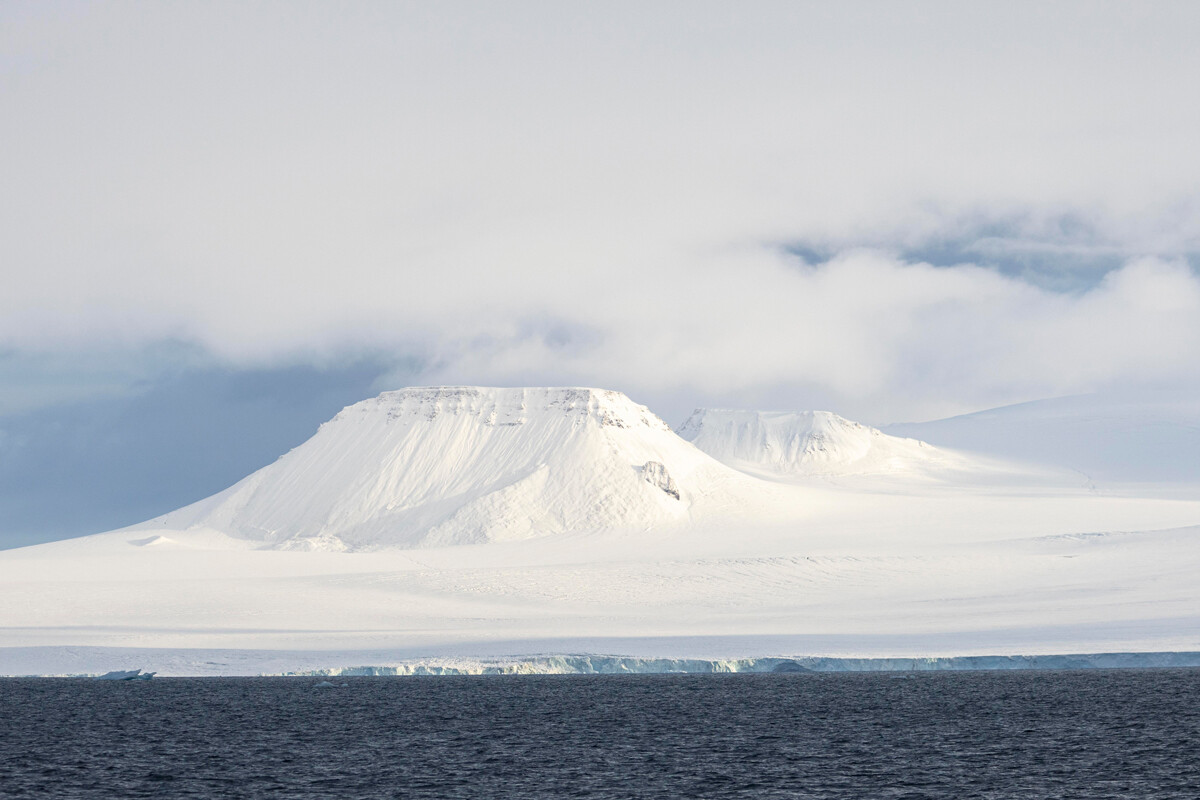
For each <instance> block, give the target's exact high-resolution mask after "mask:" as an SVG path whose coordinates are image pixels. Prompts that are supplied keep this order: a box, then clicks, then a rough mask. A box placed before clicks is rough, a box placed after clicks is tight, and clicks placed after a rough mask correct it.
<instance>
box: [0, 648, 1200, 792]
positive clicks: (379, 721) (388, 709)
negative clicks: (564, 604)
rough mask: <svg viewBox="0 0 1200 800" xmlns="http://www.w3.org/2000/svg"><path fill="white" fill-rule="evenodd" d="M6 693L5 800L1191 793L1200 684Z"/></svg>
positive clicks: (223, 686)
mask: <svg viewBox="0 0 1200 800" xmlns="http://www.w3.org/2000/svg"><path fill="white" fill-rule="evenodd" d="M343 680H344V681H345V682H346V683H348V684H349V685H348V686H346V687H345V688H336V689H315V688H313V687H314V685H315V684H316V683H317V682H318V679H315V678H240V679H239V678H228V679H226V678H195V679H183V678H180V679H155V680H153V681H148V682H133V683H122V682H106V681H94V680H75V679H69V680H63V679H10V680H0V796H4V797H31V798H34V797H36V798H43V797H50V798H72V797H88V798H92V797H105V798H108V797H113V798H124V797H165V798H175V797H247V798H256V797H273V798H288V797H301V798H308V797H338V798H460V797H461V798H489V797H532V798H572V797H587V798H642V797H646V798H660V797H661V798H668V797H671V798H674V797H694V798H722V797H739V798H752V797H753V798H760V797H761V798H775V797H779V798H784V797H786V798H855V799H856V800H857V799H859V798H955V799H956V800H957V799H959V798H963V799H965V798H1087V799H1088V800H1090V799H1092V798H1116V797H1120V798H1189V800H1192V799H1194V798H1198V797H1200V670H1195V669H1177V670H1125V671H1078V672H945V673H924V674H916V675H913V676H912V677H908V678H905V677H901V676H899V675H897V674H895V673H891V674H889V673H883V674H880V673H871V674H864V673H850V674H813V675H630V676H594V677H572V676H538V677H532V676H531V677H492V678H466V677H438V678H346V679H335V682H336V683H342V682H343Z"/></svg>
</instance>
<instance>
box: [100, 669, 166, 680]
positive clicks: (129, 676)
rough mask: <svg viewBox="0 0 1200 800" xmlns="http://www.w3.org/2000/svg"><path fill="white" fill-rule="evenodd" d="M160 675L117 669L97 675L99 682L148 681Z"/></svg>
mask: <svg viewBox="0 0 1200 800" xmlns="http://www.w3.org/2000/svg"><path fill="white" fill-rule="evenodd" d="M157 674H158V673H155V672H142V671H141V670H140V669H115V670H113V671H111V672H106V673H104V674H103V675H97V676H96V680H98V681H148V680H150V679H151V678H153V677H154V676H155V675H157Z"/></svg>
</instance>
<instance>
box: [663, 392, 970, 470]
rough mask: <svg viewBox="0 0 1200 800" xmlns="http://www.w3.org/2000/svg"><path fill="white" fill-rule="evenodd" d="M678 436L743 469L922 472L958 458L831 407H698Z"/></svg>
mask: <svg viewBox="0 0 1200 800" xmlns="http://www.w3.org/2000/svg"><path fill="white" fill-rule="evenodd" d="M679 435H680V436H681V437H682V438H684V439H687V440H688V441H690V442H691V443H692V444H694V445H696V447H698V448H699V449H701V450H703V451H704V452H706V453H708V454H709V455H711V456H712V457H713V458H715V459H717V460H718V461H721V462H724V463H726V464H729V465H731V466H734V467H737V468H739V469H749V470H751V471H757V470H765V471H769V472H775V473H781V474H795V475H854V474H888V473H914V472H923V471H926V470H928V469H931V468H938V467H952V466H955V464H956V462H957V459H956V458H955V457H954V456H952V455H951V454H949V453H945V452H942V451H939V450H937V449H936V448H933V447H930V446H929V445H927V444H925V443H924V442H920V441H917V440H916V439H901V438H898V437H895V436H888V435H887V434H885V433H882V432H881V431H878V430H876V429H875V428H871V427H868V426H866V425H862V424H860V423H858V422H851V421H850V420H847V419H843V418H841V417H839V416H838V415H837V414H832V413H830V412H828V411H801V412H788V411H744V410H727V409H708V408H701V409H697V410H696V411H695V412H693V413H692V415H691V416H690V417H688V419H687V421H686V422H684V423H683V425H682V426H681V427H680V428H679Z"/></svg>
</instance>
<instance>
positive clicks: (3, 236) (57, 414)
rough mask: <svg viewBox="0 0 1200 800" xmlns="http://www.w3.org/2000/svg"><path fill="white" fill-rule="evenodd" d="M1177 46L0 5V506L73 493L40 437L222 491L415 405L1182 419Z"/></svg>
mask: <svg viewBox="0 0 1200 800" xmlns="http://www.w3.org/2000/svg"><path fill="white" fill-rule="evenodd" d="M1198 40H1200V4H1196V3H1191V2H1180V3H1120V4H1117V3H1111V4H1110V3H1101V2H1088V3H1079V4H1072V3H1065V2H1059V3H1040V2H1039V3H1028V4H1022V3H1014V2H1002V3H1001V2H997V3H992V4H984V3H969V4H968V3H882V2H881V3H863V4H853V3H830V2H822V3H802V2H794V1H793V2H781V3H765V2H760V3H754V2H738V3H729V2H723V3H703V2H695V1H694V0H692V1H689V2H679V3H669V2H658V3H647V2H644V0H643V1H642V2H631V3H618V2H605V3H590V4H582V3H561V2H544V3H518V2H506V3H482V2H481V3H445V2H439V3H428V2H421V3H411V4H404V3H399V2H388V3H357V4H354V3H351V4H343V3H333V2H328V3H311V4H309V3H298V2H288V3H277V4H273V3H254V4H250V3H236V4H221V3H208V2H206V3H199V2H197V3H145V4H142V3H67V4H62V3H52V2H38V3H32V2H31V3H17V2H8V3H4V4H0V185H2V186H3V191H2V192H0V204H2V205H0V259H2V261H0V270H2V271H3V272H2V275H3V282H2V285H0V478H3V477H4V476H5V475H9V476H10V478H11V476H12V475H14V474H17V473H21V474H24V475H27V476H32V477H27V482H31V483H32V484H36V486H37V487H41V490H44V491H47V492H49V491H51V489H53V487H54V486H55V485H57V486H59V487H61V486H62V485H63V484H66V483H71V482H78V481H79V480H81V476H80V475H79V474H77V473H72V472H71V464H72V463H75V462H72V461H70V459H69V458H67V457H66V456H65V455H64V454H63V453H57V454H56V453H55V451H54V447H55V446H59V447H61V446H62V445H61V441H60V443H59V445H53V441H52V438H53V437H51V438H47V437H48V436H49V434H46V433H45V431H49V430H53V431H56V432H57V433H55V434H54V436H58V437H59V440H73V441H75V442H76V448H77V449H78V448H80V447H82V449H83V452H84V455H77V456H76V458H77V459H83V460H84V461H88V460H91V461H93V462H94V463H95V465H96V467H95V469H97V470H102V469H103V464H104V463H105V456H104V453H103V451H104V448H105V447H108V448H110V452H115V451H120V452H121V453H123V454H124V455H123V456H122V457H124V458H127V459H128V460H129V462H130V463H134V462H137V461H138V460H139V459H141V460H142V461H143V462H145V461H149V462H154V463H159V462H161V461H162V460H164V459H178V460H180V461H186V460H188V459H189V458H191V459H192V461H193V463H207V462H205V456H203V454H202V453H200V452H199V451H198V450H197V449H196V448H201V449H202V447H201V443H197V442H195V441H193V439H194V433H195V431H196V430H197V422H196V417H197V415H203V416H204V417H205V419H206V420H208V422H207V423H206V424H207V426H208V427H210V428H212V431H211V432H210V433H209V434H206V436H205V441H206V442H211V441H213V438H214V437H215V439H217V440H219V439H220V437H221V431H224V430H228V433H229V438H230V442H229V444H228V445H225V447H227V448H228V449H229V450H231V451H235V452H237V453H241V454H242V456H241V460H240V461H239V460H237V459H234V460H233V462H236V463H233V462H231V463H229V464H227V465H226V466H224V467H223V469H224V471H223V472H222V471H220V470H217V469H216V467H213V470H210V471H209V472H207V473H205V474H206V475H207V476H208V478H207V479H206V480H208V481H209V483H214V484H219V485H217V486H216V487H215V488H220V485H224V483H228V482H231V481H232V480H235V479H236V478H238V477H241V475H242V474H245V472H246V471H249V469H253V468H254V467H257V466H261V465H262V463H265V462H266V461H269V460H270V459H271V458H273V457H274V456H275V455H278V454H279V451H280V449H281V448H282V449H286V448H287V447H290V446H292V445H294V444H296V443H298V442H299V441H300V440H302V439H303V438H305V436H306V435H307V433H306V431H308V432H311V429H312V428H315V425H316V423H318V422H319V421H320V420H321V419H323V418H325V417H327V416H329V415H331V414H332V413H333V412H334V411H336V410H337V408H338V407H340V405H341V404H344V403H346V402H351V401H353V400H355V399H359V398H360V397H361V396H366V395H367V394H372V393H375V392H377V391H381V390H383V389H389V388H397V387H399V386H404V385H410V384H439V383H468V384H492V385H525V384H539V385H541V384H555V385H561V384H582V385H592V386H603V387H610V388H616V389H621V390H623V391H625V392H626V393H627V394H629V395H630V396H632V397H633V398H635V399H636V400H639V401H640V402H643V403H646V404H648V405H650V406H651V407H652V408H653V409H654V410H656V411H658V412H659V413H660V414H661V415H662V416H664V417H665V418H666V419H667V420H668V421H669V422H671V423H672V424H678V422H680V421H681V419H682V417H683V416H684V415H686V413H687V411H689V410H690V409H691V408H692V407H694V406H700V405H726V406H743V407H771V408H797V409H809V408H826V409H830V410H833V411H836V412H839V413H841V414H843V415H844V416H848V417H852V418H857V419H861V420H864V421H867V422H873V423H884V422H889V421H901V420H919V419H930V418H936V417H943V416H948V415H952V414H957V413H963V412H967V411H973V410H977V409H981V408H987V407H991V406H998V405H1003V404H1007V403H1013V402H1020V401H1025V400H1032V399H1036V398H1042V397H1051V396H1059V395H1067V394H1077V393H1084V392H1093V391H1107V390H1111V389H1113V388H1116V387H1119V388H1121V389H1122V390H1123V391H1129V390H1131V389H1134V390H1142V391H1146V392H1153V391H1157V390H1159V389H1162V388H1171V389H1178V388H1180V387H1183V388H1187V387H1189V386H1197V385H1198V384H1200V277H1198V269H1200V147H1197V146H1196V144H1195V141H1196V136H1197V131H1200V47H1197V46H1196V42H1197V41H1198ZM297 376H302V380H301V379H299V378H298V377H297ZM246 386H252V387H253V389H252V390H246V389H245V387H246ZM214 387H216V388H214ZM231 387H233V388H231ZM239 387H240V388H239ZM185 390H186V391H185ZM297 392H303V393H304V397H305V399H304V400H298V399H296V397H295V394H296V393H297ZM182 396H186V397H188V398H190V399H189V400H188V401H187V402H179V400H178V398H179V397H182ZM171 398H175V400H174V401H172V400H171ZM247 398H251V399H247ZM172 402H174V403H175V405H176V407H178V408H179V412H178V414H176V415H174V416H172V414H171V413H170V411H169V408H170V404H171V403H172ZM289 403H291V406H290V408H291V409H292V410H293V412H294V413H293V412H285V411H282V410H280V409H282V408H285V407H289V406H288V404H289ZM154 404H158V405H157V406H156V407H161V409H160V414H161V415H162V421H161V423H159V424H160V425H161V431H160V433H159V435H156V436H155V437H154V439H153V442H154V443H146V442H143V443H142V444H141V445H139V444H137V441H139V438H138V437H139V434H137V433H135V431H136V430H137V423H136V420H137V419H138V414H135V413H133V410H134V409H139V408H140V409H144V408H145V407H147V406H148V405H154ZM250 407H253V408H254V409H256V411H255V412H254V413H253V414H248V413H246V409H247V408H250ZM98 409H107V411H104V412H103V413H101V411H98ZM298 409H299V410H298ZM105 413H107V414H110V415H111V416H112V419H114V420H115V419H117V418H118V417H119V418H121V419H124V420H126V421H125V422H124V423H122V424H124V425H125V426H126V427H125V428H121V427H120V426H119V425H117V424H116V423H115V422H113V423H112V424H111V425H110V426H109V427H108V428H106V431H107V433H106V435H107V436H108V439H107V440H105V441H106V442H107V444H106V443H105V441H99V440H98V441H95V442H91V440H88V439H87V436H86V435H85V432H83V431H82V430H81V429H80V425H81V424H82V423H80V421H79V420H80V419H81V418H83V417H90V418H91V420H92V422H90V423H88V424H90V425H93V426H94V425H95V420H96V419H99V418H104V414H105ZM278 420H284V421H285V422H286V424H285V422H279V421H278ZM273 425H274V426H275V427H274V428H272V426H273ZM72 426H74V427H72ZM239 426H240V427H239ZM250 429H253V430H255V431H258V432H259V434H261V435H257V434H256V436H257V438H256V436H251V437H246V436H245V435H244V431H245V430H250ZM205 430H208V428H205ZM39 431H42V433H39ZM72 431H74V432H75V433H72ZM141 437H142V438H143V439H144V438H145V432H144V431H143V432H142V434H141ZM247 438H249V439H253V440H254V441H256V442H258V443H257V444H256V445H255V447H257V448H258V449H253V448H251V447H250V446H249V445H248V444H246V442H245V440H246V439H247ZM260 439H261V440H262V441H259V440H260ZM80 442H90V443H89V444H87V445H86V446H83V445H80V444H79V443H80ZM189 442H190V443H191V446H192V449H187V447H185V445H188V443H189ZM210 447H211V445H210ZM122 448H124V449H122ZM139 448H140V449H139ZM156 448H157V449H156ZM268 448H270V449H268ZM31 453H36V454H37V458H40V459H41V461H36V460H34V461H31V460H30V459H33V458H34V456H33V455H31ZM35 463H37V464H42V465H43V467H44V472H45V474H44V475H43V476H42V477H41V478H38V477H37V475H39V474H41V473H38V472H37V469H36V468H33V467H31V466H30V465H33V464H35ZM49 463H55V464H57V466H56V467H54V468H53V469H51V468H50V467H48V466H46V464H49ZM5 470H7V472H5ZM30 470H32V471H30ZM157 471H158V472H160V473H162V474H164V475H165V474H168V473H169V472H170V470H166V472H163V469H162V468H159V469H158V470H157ZM145 480H149V483H146V482H145V481H143V483H142V484H141V486H142V491H143V493H144V494H146V496H147V498H148V499H147V500H146V502H145V503H144V509H145V510H148V511H149V513H147V514H146V516H150V515H152V514H154V513H159V512H160V511H163V510H166V508H167V507H170V506H169V505H168V506H165V507H159V506H162V504H163V503H168V504H169V503H175V500H176V499H178V498H184V499H187V500H190V499H197V497H198V496H199V494H197V492H199V490H200V484H201V483H204V481H200V480H199V479H197V478H195V477H194V476H193V478H186V477H178V476H176V477H164V478H162V479H161V480H159V481H157V482H155V481H154V480H151V479H149V478H146V479H145ZM39 481H41V482H40V483H39ZM189 481H190V482H189ZM222 482H224V483H222ZM13 485H14V484H13V482H12V481H11V480H10V481H9V488H8V490H5V489H4V487H3V486H0V514H3V513H7V514H8V523H7V525H6V522H5V520H4V519H3V518H0V536H2V535H3V534H4V531H5V530H11V529H12V528H13V527H14V526H15V525H17V523H16V522H13V520H15V519H16V518H17V516H18V515H17V513H16V511H15V510H14V509H15V508H16V506H15V505H14V502H15V501H14V500H13V499H12V496H11V495H13V493H14V491H15V490H13V489H12V486H13ZM205 486H206V487H207V486H208V485H207V484H205ZM48 487H49V488H48ZM168 490H169V491H168ZM6 491H7V492H8V494H6V493H5V492H6ZM37 491H39V490H38V489H37V488H36V487H34V488H28V487H26V489H24V490H22V492H23V494H22V496H23V497H25V498H26V500H25V501H24V502H31V501H29V500H28V498H31V497H36V496H37ZM58 491H61V488H60V489H59V490H58ZM205 491H208V488H205ZM192 495H196V496H192ZM48 496H49V495H48ZM6 498H7V499H6ZM81 502H82V501H81ZM96 502H98V501H96ZM6 503H7V505H6ZM156 503H157V505H156ZM175 504H178V503H175ZM35 505H36V504H35ZM122 508H125V509H126V510H125V511H124V512H121V511H119V510H118V511H114V512H113V513H114V515H115V516H116V517H120V516H121V514H122V513H125V514H126V515H129V514H137V513H141V510H142V509H143V506H138V510H137V511H133V510H131V509H130V508H128V507H125V506H123V507H122ZM6 509H7V511H6ZM22 513H25V512H22ZM21 519H22V520H24V521H22V522H20V526H23V528H22V529H27V528H29V526H30V525H34V524H35V520H36V512H35V511H29V512H28V513H26V516H24V517H21ZM123 521H124V522H134V521H137V520H136V519H133V518H129V519H124V520H123ZM81 524H84V523H81ZM113 524H116V523H113Z"/></svg>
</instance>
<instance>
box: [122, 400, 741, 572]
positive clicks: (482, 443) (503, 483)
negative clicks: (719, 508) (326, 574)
mask: <svg viewBox="0 0 1200 800" xmlns="http://www.w3.org/2000/svg"><path fill="white" fill-rule="evenodd" d="M730 472H731V471H730V470H728V469H727V468H726V467H724V466H723V465H721V464H719V463H717V462H716V461H714V460H713V459H711V458H709V457H708V456H707V455H705V454H704V453H701V452H700V451H698V450H697V449H696V448H694V447H692V446H691V445H690V444H688V443H687V442H685V441H683V440H681V439H680V438H679V437H678V436H676V435H675V434H674V433H673V432H672V431H671V429H670V428H669V427H668V426H667V425H666V424H665V423H664V422H663V421H662V420H660V419H659V418H658V417H656V416H655V415H654V414H653V413H651V412H650V411H649V410H647V409H646V408H645V407H643V406H640V405H637V404H636V403H634V402H632V401H631V400H630V399H629V398H627V397H626V396H625V395H623V394H621V393H619V392H613V391H603V390H598V389H577V388H535V389H489V388H479V387H440V388H412V389H403V390H400V391H394V392H385V393H384V394H381V395H379V396H378V397H375V398H372V399H370V400H365V401H363V402H360V403H357V404H355V405H352V406H349V407H347V408H346V409H344V410H342V411H341V412H340V413H339V414H338V415H337V416H336V417H334V418H333V419H332V420H331V421H329V422H327V423H325V424H324V425H322V426H321V428H320V429H319V430H318V432H317V434H316V435H315V436H313V437H312V438H311V439H309V440H308V441H307V442H305V443H304V444H302V445H300V446H299V447H297V448H295V449H294V450H292V451H291V452H289V453H287V454H286V455H284V456H283V457H281V458H280V459H279V460H278V461H276V462H275V463H274V464H271V465H270V466H267V467H265V468H263V469H261V470H259V471H258V472H256V473H254V474H253V475H250V476H249V477H247V478H245V479H244V480H242V481H240V482H239V483H237V484H235V485H234V486H232V487H230V488H229V489H227V490H225V491H223V492H221V493H219V494H217V495H214V496H213V497H210V498H208V499H206V500H202V501H200V502H198V503H195V504H193V505H190V506H187V507H185V508H182V509H180V510H178V511H175V512H172V513H170V514H167V515H165V516H163V517H159V518H157V519H155V520H151V521H150V522H147V523H144V524H143V525H142V526H139V527H143V528H146V529H167V530H172V529H173V530H184V529H194V528H209V529H214V530H216V531H220V532H222V533H225V534H228V535H230V536H233V537H236V538H242V539H248V540H252V541H255V542H261V543H262V544H263V545H266V546H269V547H272V548H279V549H327V550H346V549H349V550H364V549H365V550H370V549H378V548H381V547H416V546H433V545H446V544H471V543H478V542H487V541H504V540H513V539H525V538H533V537H537V536H544V535H548V534H553V533H560V532H563V531H588V530H598V529H648V528H658V527H663V526H669V525H672V524H675V523H678V522H680V521H682V520H686V519H688V518H689V515H690V514H691V513H692V512H693V511H694V510H695V509H694V506H695V505H696V504H697V502H698V501H700V500H701V499H703V500H704V501H707V503H708V506H710V507H711V506H712V504H713V501H714V500H719V498H720V496H721V494H722V491H723V490H722V487H723V486H727V485H728V484H729V483H730V482H733V483H736V482H737V481H738V479H740V478H741V476H737V475H736V474H734V475H731V474H730ZM702 505H703V503H702Z"/></svg>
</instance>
